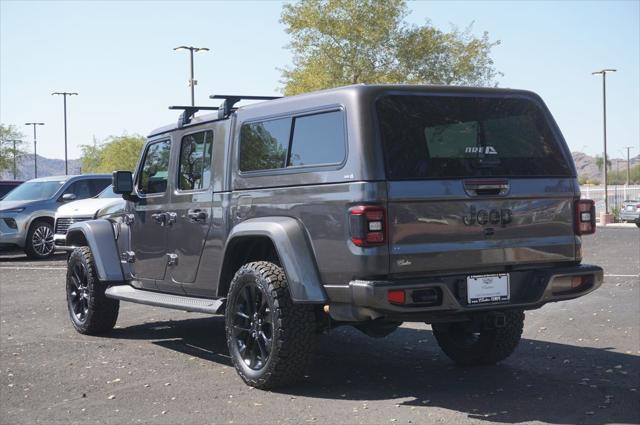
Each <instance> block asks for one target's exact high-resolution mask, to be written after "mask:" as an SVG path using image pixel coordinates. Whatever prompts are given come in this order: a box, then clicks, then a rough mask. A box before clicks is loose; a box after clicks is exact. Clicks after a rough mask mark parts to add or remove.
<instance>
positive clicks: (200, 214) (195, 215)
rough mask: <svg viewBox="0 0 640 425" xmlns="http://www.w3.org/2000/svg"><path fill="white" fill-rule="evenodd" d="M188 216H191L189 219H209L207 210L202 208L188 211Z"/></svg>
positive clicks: (194, 220)
mask: <svg viewBox="0 0 640 425" xmlns="http://www.w3.org/2000/svg"><path fill="white" fill-rule="evenodd" d="M187 216H188V217H189V221H193V222H198V221H205V220H206V219H207V212H206V211H203V210H200V209H195V210H189V211H187Z"/></svg>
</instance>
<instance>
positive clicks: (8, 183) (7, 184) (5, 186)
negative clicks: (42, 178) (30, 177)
mask: <svg viewBox="0 0 640 425" xmlns="http://www.w3.org/2000/svg"><path fill="white" fill-rule="evenodd" d="M22 183H23V182H22V181H20V180H0V200H2V198H4V197H5V195H6V194H7V193H9V192H11V191H12V190H13V189H15V188H16V187H18V186H20V185H21V184H22Z"/></svg>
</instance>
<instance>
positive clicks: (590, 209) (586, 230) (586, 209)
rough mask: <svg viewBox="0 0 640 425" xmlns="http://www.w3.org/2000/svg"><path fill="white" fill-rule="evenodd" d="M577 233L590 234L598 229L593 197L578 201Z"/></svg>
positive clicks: (575, 218)
mask: <svg viewBox="0 0 640 425" xmlns="http://www.w3.org/2000/svg"><path fill="white" fill-rule="evenodd" d="M574 222H575V233H576V235H590V234H592V233H595V231H596V207H595V204H594V203H593V201H592V200H591V199H580V200H579V201H576V207H575V216H574Z"/></svg>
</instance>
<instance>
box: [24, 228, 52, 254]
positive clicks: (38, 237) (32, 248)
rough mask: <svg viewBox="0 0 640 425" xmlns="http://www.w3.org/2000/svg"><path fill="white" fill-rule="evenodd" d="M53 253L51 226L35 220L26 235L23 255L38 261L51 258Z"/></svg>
mask: <svg viewBox="0 0 640 425" xmlns="http://www.w3.org/2000/svg"><path fill="white" fill-rule="evenodd" d="M54 251H55V245H54V243H53V225H52V224H51V223H49V222H47V221H44V220H36V221H35V222H34V223H33V224H32V225H31V227H30V228H29V232H28V233H27V240H26V243H25V253H26V254H27V255H28V256H29V257H31V258H35V259H38V260H39V259H43V258H49V257H51V256H52V255H53V252H54Z"/></svg>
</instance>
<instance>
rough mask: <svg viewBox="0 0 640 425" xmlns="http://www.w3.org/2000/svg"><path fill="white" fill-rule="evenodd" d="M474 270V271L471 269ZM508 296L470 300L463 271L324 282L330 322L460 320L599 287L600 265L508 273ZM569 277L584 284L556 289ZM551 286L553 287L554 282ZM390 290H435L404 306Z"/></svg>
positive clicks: (535, 305)
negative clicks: (490, 300) (423, 299)
mask: <svg viewBox="0 0 640 425" xmlns="http://www.w3.org/2000/svg"><path fill="white" fill-rule="evenodd" d="M471 274H474V273H471ZM509 275H510V300H509V301H505V302H496V303H486V304H479V305H478V304H474V305H471V304H468V303H467V294H466V277H467V275H455V276H442V277H429V278H425V279H411V280H401V281H400V280H398V281H364V280H354V281H351V282H349V284H348V285H343V286H337V285H326V286H325V289H326V291H327V294H328V296H329V299H330V306H329V312H330V314H331V317H332V318H333V319H334V320H340V321H363V320H371V319H377V318H381V317H385V318H388V319H394V320H400V321H420V322H423V321H426V322H429V323H432V322H438V321H449V320H456V319H460V317H464V316H465V315H469V314H473V313H475V312H482V311H487V310H492V311H493V310H506V309H522V310H531V309H535V308H539V307H541V306H543V305H544V304H546V303H549V302H554V301H562V300H568V299H572V298H577V297H581V296H583V295H586V294H588V293H590V292H592V291H594V290H596V289H597V288H598V287H600V285H602V280H603V271H602V268H601V267H598V266H592V265H575V266H570V267H554V268H544V269H532V270H526V271H517V272H510V273H509ZM573 276H583V279H584V282H585V283H584V284H583V285H582V286H580V287H578V288H576V289H572V290H569V291H567V290H565V291H562V292H561V291H559V290H558V288H559V286H560V284H562V283H565V284H566V282H567V279H569V280H570V279H571V277H573ZM554 284H555V285H554ZM389 290H405V292H406V293H407V297H408V299H411V297H412V296H413V294H415V293H417V292H416V291H420V292H419V293H420V294H433V295H434V296H433V297H431V298H430V299H431V301H429V302H428V303H424V302H423V303H412V302H411V301H409V303H408V304H405V305H396V304H392V303H390V302H389V301H388V300H387V293H388V291H389Z"/></svg>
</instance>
